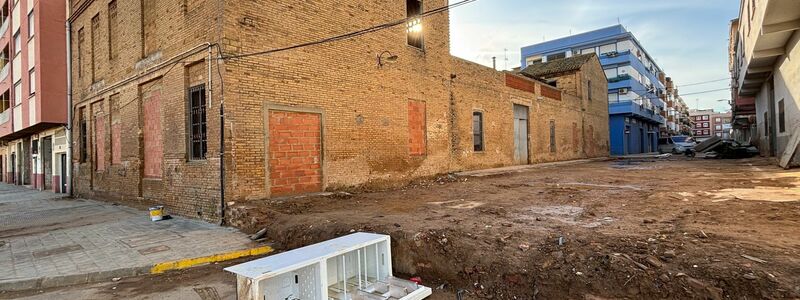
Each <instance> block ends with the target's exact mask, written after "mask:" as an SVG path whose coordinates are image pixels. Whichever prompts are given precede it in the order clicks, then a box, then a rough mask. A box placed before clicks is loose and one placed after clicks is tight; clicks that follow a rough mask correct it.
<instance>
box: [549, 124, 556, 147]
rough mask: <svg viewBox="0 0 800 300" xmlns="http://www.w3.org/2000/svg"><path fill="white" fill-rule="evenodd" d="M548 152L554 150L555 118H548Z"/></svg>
mask: <svg viewBox="0 0 800 300" xmlns="http://www.w3.org/2000/svg"><path fill="white" fill-rule="evenodd" d="M550 152H553V153H555V152H556V120H550Z"/></svg>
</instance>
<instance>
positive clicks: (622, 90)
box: [619, 89, 628, 95]
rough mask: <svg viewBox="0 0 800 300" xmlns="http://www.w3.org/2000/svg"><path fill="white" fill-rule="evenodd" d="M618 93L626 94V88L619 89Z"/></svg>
mask: <svg viewBox="0 0 800 300" xmlns="http://www.w3.org/2000/svg"><path fill="white" fill-rule="evenodd" d="M619 93H620V94H621V95H625V94H628V89H619Z"/></svg>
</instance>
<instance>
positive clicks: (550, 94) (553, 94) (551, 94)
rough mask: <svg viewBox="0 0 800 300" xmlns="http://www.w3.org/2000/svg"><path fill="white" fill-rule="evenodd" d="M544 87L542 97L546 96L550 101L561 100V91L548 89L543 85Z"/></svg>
mask: <svg viewBox="0 0 800 300" xmlns="http://www.w3.org/2000/svg"><path fill="white" fill-rule="evenodd" d="M541 87H542V96H545V97H547V98H550V99H555V100H561V91H559V90H557V89H554V88H550V87H547V86H545V85H541Z"/></svg>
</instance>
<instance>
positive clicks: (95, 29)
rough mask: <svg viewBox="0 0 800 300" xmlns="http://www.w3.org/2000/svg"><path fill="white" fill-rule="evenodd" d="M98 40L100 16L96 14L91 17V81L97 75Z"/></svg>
mask: <svg viewBox="0 0 800 300" xmlns="http://www.w3.org/2000/svg"><path fill="white" fill-rule="evenodd" d="M99 39H100V14H96V15H95V16H94V17H92V57H91V60H92V62H91V64H92V70H91V71H92V81H94V80H96V79H97V77H95V76H97V73H99V72H98V70H97V67H98V65H99V64H98V63H97V57H98V56H99V54H100V53H99V51H98V44H99V43H100V41H99Z"/></svg>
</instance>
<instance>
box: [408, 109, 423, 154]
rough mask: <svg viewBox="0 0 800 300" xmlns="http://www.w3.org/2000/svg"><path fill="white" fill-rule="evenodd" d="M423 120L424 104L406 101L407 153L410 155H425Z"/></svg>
mask: <svg viewBox="0 0 800 300" xmlns="http://www.w3.org/2000/svg"><path fill="white" fill-rule="evenodd" d="M425 118H426V117H425V102H423V101H415V100H410V101H408V152H409V154H411V155H425V153H426V148H427V137H426V135H427V133H426V128H425V123H426V119H425Z"/></svg>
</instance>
